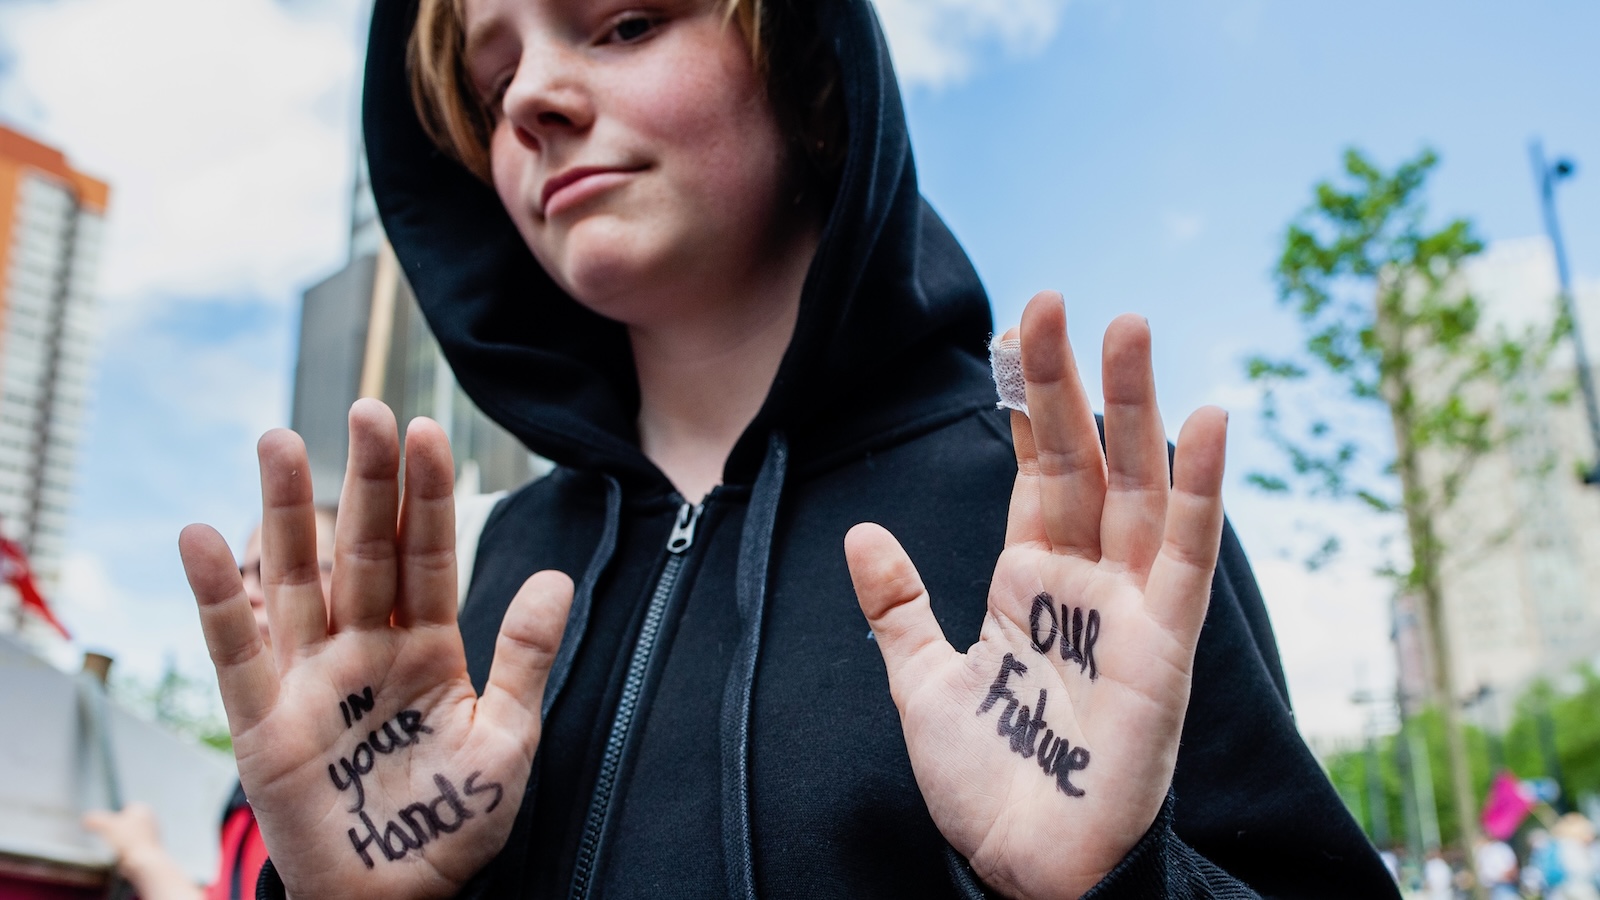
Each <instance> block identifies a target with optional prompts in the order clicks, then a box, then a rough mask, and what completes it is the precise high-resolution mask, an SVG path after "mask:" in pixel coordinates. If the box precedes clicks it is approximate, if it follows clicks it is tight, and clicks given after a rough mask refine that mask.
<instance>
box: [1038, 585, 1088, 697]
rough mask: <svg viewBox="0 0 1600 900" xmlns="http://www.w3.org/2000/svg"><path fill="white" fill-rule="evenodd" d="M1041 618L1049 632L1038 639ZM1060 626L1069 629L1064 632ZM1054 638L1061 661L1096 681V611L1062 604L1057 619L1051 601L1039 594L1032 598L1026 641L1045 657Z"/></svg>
mask: <svg viewBox="0 0 1600 900" xmlns="http://www.w3.org/2000/svg"><path fill="white" fill-rule="evenodd" d="M1041 616H1048V617H1049V621H1050V630H1049V633H1048V634H1046V635H1044V636H1043V637H1042V638H1041V637H1040V636H1039V625H1040V618H1041ZM1063 626H1066V628H1067V629H1070V630H1064V629H1063ZM1058 636H1059V637H1060V638H1061V659H1062V661H1063V662H1075V663H1077V664H1078V671H1079V672H1083V671H1087V672H1088V673H1089V680H1090V681H1094V680H1095V679H1096V678H1099V677H1100V667H1099V666H1098V665H1096V664H1095V661H1094V644H1095V641H1097V640H1099V639H1100V611H1099V610H1098V609H1091V610H1087V612H1086V611H1085V610H1084V608H1083V607H1081V606H1077V607H1072V608H1070V609H1069V608H1068V607H1067V605H1066V604H1065V603H1063V604H1062V605H1061V616H1060V618H1057V617H1056V607H1055V600H1054V599H1052V598H1051V596H1050V595H1049V594H1047V593H1044V592H1042V591H1041V592H1040V593H1039V595H1038V596H1036V597H1034V598H1033V609H1032V610H1031V611H1029V613H1028V640H1029V641H1030V642H1031V643H1032V644H1033V649H1035V650H1037V651H1039V653H1041V654H1044V655H1048V654H1049V653H1050V648H1051V647H1054V646H1055V644H1056V638H1057V637H1058Z"/></svg>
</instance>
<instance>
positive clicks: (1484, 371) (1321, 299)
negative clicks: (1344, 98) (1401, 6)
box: [1247, 149, 1565, 844]
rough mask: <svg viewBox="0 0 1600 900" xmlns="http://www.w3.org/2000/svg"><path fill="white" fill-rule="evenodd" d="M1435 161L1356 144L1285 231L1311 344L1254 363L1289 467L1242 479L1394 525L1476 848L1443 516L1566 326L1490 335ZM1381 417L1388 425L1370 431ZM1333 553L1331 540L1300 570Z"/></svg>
mask: <svg viewBox="0 0 1600 900" xmlns="http://www.w3.org/2000/svg"><path fill="white" fill-rule="evenodd" d="M1437 164H1438V157H1437V156H1436V155H1435V154H1434V153H1433V152H1432V151H1429V150H1425V151H1423V152H1422V153H1420V154H1419V155H1418V156H1416V157H1415V158H1413V159H1410V160H1407V161H1405V162H1402V163H1401V164H1400V165H1399V166H1398V167H1397V168H1395V169H1394V170H1393V171H1392V172H1386V171H1384V170H1383V169H1381V168H1380V167H1378V166H1377V165H1376V164H1375V163H1373V162H1372V161H1371V160H1370V159H1368V158H1367V157H1366V156H1364V155H1363V154H1361V153H1360V152H1359V151H1357V150H1353V149H1352V150H1349V151H1347V152H1346V153H1345V156H1344V172H1343V178H1342V179H1341V180H1340V182H1339V183H1335V182H1332V181H1325V182H1322V183H1319V184H1318V185H1317V186H1316V188H1315V197H1314V200H1313V202H1312V203H1311V205H1310V206H1309V207H1308V208H1307V209H1306V210H1305V211H1304V212H1303V213H1301V214H1300V216H1299V217H1297V218H1296V219H1295V221H1294V222H1292V223H1291V224H1290V225H1289V227H1288V229H1287V232H1286V234H1285V237H1284V242H1283V251H1282V255H1281V256H1280V257H1279V259H1278V263H1277V267H1276V270H1275V272H1274V277H1275V280H1276V283H1277V288H1278V296H1279V300H1280V301H1281V302H1282V303H1283V304H1284V305H1286V306H1288V307H1289V308H1290V309H1291V310H1292V311H1293V312H1294V314H1295V316H1296V317H1297V318H1298V320H1299V322H1300V325H1301V327H1302V330H1303V336H1304V343H1303V345H1302V346H1299V347H1297V348H1295V350H1294V352H1292V353H1290V354H1287V355H1283V356H1267V355H1261V356H1256V357H1253V358H1251V359H1250V360H1249V361H1248V363H1247V373H1248V375H1249V377H1250V378H1251V380H1252V381H1254V382H1256V383H1257V384H1258V386H1259V387H1260V388H1261V390H1262V399H1263V407H1262V410H1263V412H1262V415H1263V420H1264V424H1265V426H1266V430H1267V433H1268V436H1269V437H1270V438H1271V439H1272V441H1273V442H1274V443H1275V444H1276V446H1277V447H1278V448H1280V450H1281V451H1282V452H1283V454H1284V457H1285V459H1286V461H1287V463H1288V467H1287V471H1284V472H1280V473H1262V472H1257V473H1254V474H1252V475H1250V476H1249V477H1250V480H1251V482H1252V483H1254V484H1255V485H1256V486H1257V487H1260V488H1262V489H1264V490H1268V491H1274V492H1288V491H1291V490H1296V489H1299V490H1301V491H1303V492H1305V493H1307V494H1309V495H1311V496H1316V497H1322V498H1326V499H1329V500H1333V501H1348V502H1352V503H1355V504H1358V505H1359V506H1361V507H1363V508H1365V509H1368V510H1372V511H1374V512H1376V513H1379V514H1383V515H1393V516H1395V517H1397V518H1398V519H1399V520H1401V521H1402V522H1403V524H1404V528H1403V533H1404V536H1405V540H1404V542H1403V551H1402V552H1396V553H1392V558H1390V559H1388V560H1386V561H1385V563H1384V565H1383V567H1382V568H1381V570H1380V571H1381V572H1382V573H1383V574H1385V575H1387V576H1389V577H1391V578H1392V579H1393V580H1394V583H1395V588H1396V590H1397V592H1399V593H1401V594H1403V595H1405V596H1407V597H1408V598H1411V600H1412V601H1413V602H1414V605H1415V606H1416V613H1417V617H1418V621H1419V625H1420V628H1421V631H1422V634H1423V637H1424V642H1425V644H1426V646H1427V650H1428V653H1427V657H1428V659H1429V660H1430V662H1431V665H1430V670H1431V671H1430V672H1429V682H1430V685H1429V687H1430V694H1431V699H1432V700H1433V701H1434V708H1435V709H1437V710H1438V711H1439V712H1438V714H1439V718H1440V726H1441V728H1442V732H1443V737H1444V740H1445V744H1446V747H1447V748H1448V751H1449V752H1448V754H1447V756H1448V759H1449V765H1448V766H1447V767H1443V768H1444V769H1445V770H1446V771H1447V772H1448V778H1449V785H1450V790H1449V791H1441V792H1440V793H1441V794H1445V795H1450V796H1453V797H1454V804H1453V810H1452V811H1451V813H1449V814H1447V815H1446V816H1442V817H1441V819H1442V821H1441V824H1443V822H1444V821H1449V822H1451V823H1454V824H1455V825H1456V826H1459V838H1460V840H1462V842H1463V843H1468V844H1470V841H1471V838H1473V837H1475V836H1476V832H1477V829H1476V825H1475V823H1476V815H1474V813H1475V811H1476V808H1477V797H1476V796H1475V795H1476V794H1477V792H1476V791H1474V785H1473V781H1474V778H1473V772H1472V767H1471V764H1470V759H1469V751H1468V746H1467V739H1466V735H1465V732H1464V731H1463V728H1462V725H1461V722H1460V712H1459V709H1458V705H1457V703H1458V701H1459V699H1460V698H1461V691H1460V689H1459V687H1458V686H1457V685H1454V684H1452V674H1451V673H1452V668H1451V661H1450V646H1449V644H1448V642H1446V641H1445V640H1443V639H1442V636H1443V635H1444V634H1445V622H1444V617H1445V615H1446V610H1445V606H1444V603H1443V592H1442V587H1441V584H1442V582H1441V577H1440V576H1441V565H1442V562H1443V560H1444V553H1445V547H1444V544H1443V542H1442V541H1441V539H1440V528H1439V522H1440V520H1441V517H1442V516H1444V515H1446V514H1447V513H1448V512H1449V511H1450V509H1451V507H1452V506H1453V505H1454V504H1455V503H1456V501H1457V499H1458V498H1459V497H1460V494H1461V490H1462V487H1463V485H1464V483H1465V481H1466V479H1467V477H1468V476H1469V475H1470V474H1471V472H1472V469H1473V467H1474V465H1475V464H1476V463H1477V462H1478V461H1479V460H1480V459H1481V458H1483V457H1484V456H1485V455H1486V454H1488V453H1490V452H1491V451H1493V450H1495V449H1496V448H1497V447H1500V446H1502V445H1503V444H1504V442H1506V441H1507V440H1509V439H1511V437H1512V436H1513V435H1512V431H1511V429H1510V428H1509V427H1508V426H1507V425H1506V424H1505V423H1504V421H1503V420H1501V419H1499V418H1497V416H1496V415H1495V413H1494V406H1495V404H1496V403H1500V404H1505V403H1516V402H1528V401H1529V400H1530V399H1532V398H1531V396H1530V389H1529V388H1527V387H1526V385H1528V384H1530V383H1535V382H1537V381H1538V379H1537V378H1530V377H1529V376H1530V375H1531V374H1532V373H1536V372H1538V371H1539V370H1540V369H1541V368H1542V367H1543V365H1544V362H1545V360H1546V359H1547V357H1548V354H1549V352H1550V350H1551V348H1552V347H1553V345H1554V341H1555V340H1556V339H1557V337H1559V335H1560V334H1561V333H1563V331H1564V327H1565V326H1564V324H1562V323H1558V325H1557V326H1556V327H1555V328H1553V329H1547V330H1545V331H1544V332H1542V333H1541V332H1539V331H1537V330H1533V329H1530V330H1528V331H1526V332H1524V333H1522V334H1518V335H1514V336H1513V335H1511V334H1509V333H1507V332H1506V331H1505V330H1504V329H1503V328H1499V329H1490V328H1489V327H1487V325H1486V324H1485V323H1484V321H1483V310H1482V308H1481V306H1480V304H1479V301H1478V299H1477V298H1476V297H1474V296H1473V295H1472V293H1471V292H1470V291H1469V290H1468V289H1467V286H1466V284H1465V279H1464V278H1463V274H1462V266H1463V264H1464V263H1465V262H1466V261H1467V260H1469V259H1471V258H1472V257H1473V256H1475V255H1477V254H1478V253H1480V252H1481V251H1482V249H1483V243H1482V241H1481V240H1479V238H1478V237H1477V235H1476V233H1475V232H1474V229H1473V227H1472V224H1471V223H1470V222H1469V221H1468V220H1466V219H1462V218H1456V219H1452V220H1450V221H1448V222H1445V223H1444V224H1443V225H1441V226H1439V227H1437V228H1432V227H1430V226H1429V225H1428V224H1427V218H1428V217H1427V208H1426V205H1425V203H1424V197H1423V194H1424V188H1425V186H1426V182H1427V178H1428V175H1429V173H1430V172H1431V171H1432V170H1433V169H1434V167H1435V166H1436V165H1437ZM1291 394H1292V395H1293V399H1292V400H1291V401H1286V397H1287V396H1289V395H1291ZM1353 411H1354V414H1353V415H1352V412H1353ZM1363 411H1364V412H1365V414H1366V418H1365V419H1363V418H1362V413H1363ZM1375 420H1376V421H1381V420H1387V421H1386V423H1385V424H1386V426H1387V427H1386V428H1385V427H1381V426H1380V427H1371V426H1372V423H1373V422H1374V421H1375ZM1363 421H1365V422H1366V423H1367V424H1368V427H1366V428H1363V427H1361V424H1360V423H1361V422H1363ZM1338 549H1339V544H1338V541H1337V539H1336V537H1334V536H1330V537H1328V538H1327V540H1325V541H1323V543H1322V544H1321V546H1320V547H1319V549H1318V551H1317V552H1316V553H1314V554H1312V556H1311V557H1310V558H1309V559H1308V560H1307V562H1308V565H1310V566H1312V567H1313V568H1315V567H1316V566H1318V565H1320V564H1321V563H1322V562H1324V561H1326V559H1327V558H1328V557H1329V556H1331V555H1332V554H1333V553H1335V552H1337V551H1338ZM1451 831H1452V832H1456V831H1457V829H1456V828H1452V829H1451Z"/></svg>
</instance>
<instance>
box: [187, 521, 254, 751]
mask: <svg viewBox="0 0 1600 900" xmlns="http://www.w3.org/2000/svg"><path fill="white" fill-rule="evenodd" d="M178 553H179V555H181V556H182V557H183V571H184V574H186V575H187V576H188V578H189V588H190V590H192V591H193V592H194V599H195V603H196V605H198V606H199V608H200V630H201V631H202V632H203V633H204V634H205V638H206V649H208V650H210V651H211V663H212V665H213V666H215V667H216V670H217V687H218V688H220V689H221V692H222V705H223V708H224V709H226V710H227V712H228V724H229V728H230V729H231V730H232V732H233V733H234V734H236V735H238V734H243V733H244V732H246V731H248V730H249V729H250V727H251V726H253V725H254V724H255V723H256V722H259V721H260V720H261V719H263V718H265V717H266V715H267V713H269V712H270V711H271V710H272V707H273V705H274V704H276V703H277V702H278V672H277V669H276V668H274V666H273V663H272V657H271V655H270V654H268V653H267V648H266V645H265V644H264V643H263V642H262V640H261V629H260V628H258V627H257V626H256V616H255V612H254V611H252V610H251V608H250V598H249V597H248V596H247V595H246V594H245V592H244V582H243V581H242V580H241V579H240V578H239V569H238V568H237V566H236V565H235V564H234V561H233V553H232V552H231V551H229V550H228V545H227V543H226V542H225V541H223V539H222V535H220V534H217V532H216V531H215V530H213V529H212V528H211V527H210V526H207V525H190V526H189V527H188V528H185V529H184V530H183V532H182V533H181V534H180V535H178Z"/></svg>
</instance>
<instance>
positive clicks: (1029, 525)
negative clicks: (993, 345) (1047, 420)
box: [1000, 328, 1050, 549]
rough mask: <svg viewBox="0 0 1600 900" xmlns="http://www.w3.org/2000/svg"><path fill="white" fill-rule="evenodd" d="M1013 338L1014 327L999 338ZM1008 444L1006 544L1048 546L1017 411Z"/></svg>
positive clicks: (1025, 431)
mask: <svg viewBox="0 0 1600 900" xmlns="http://www.w3.org/2000/svg"><path fill="white" fill-rule="evenodd" d="M1016 337H1017V329H1015V328H1010V329H1007V330H1006V333H1005V334H1004V335H1002V336H1001V338H1000V339H1001V340H1003V341H1010V340H1015V339H1016ZM1011 447H1012V450H1013V451H1014V452H1015V453H1016V455H1017V478H1016V481H1014V482H1013V483H1012V485H1011V506H1010V509H1009V510H1008V511H1007V513H1006V546H1007V547H1013V546H1016V545H1019V544H1036V545H1038V546H1041V547H1043V548H1044V549H1049V547H1050V542H1049V538H1047V537H1046V536H1045V533H1044V519H1043V518H1042V517H1041V515H1040V512H1039V477H1038V473H1039V464H1038V458H1037V457H1038V454H1037V453H1035V452H1034V449H1033V424H1032V423H1031V422H1029V421H1028V417H1027V416H1026V415H1024V414H1023V413H1021V412H1019V411H1017V410H1012V411H1011Z"/></svg>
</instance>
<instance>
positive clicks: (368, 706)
mask: <svg viewBox="0 0 1600 900" xmlns="http://www.w3.org/2000/svg"><path fill="white" fill-rule="evenodd" d="M374 702H375V701H374V700H373V699H372V686H371V685H368V686H366V687H364V688H362V689H361V693H359V694H350V695H349V696H347V697H345V699H343V700H340V701H339V711H340V712H342V713H344V727H346V728H349V727H350V726H351V725H353V724H355V723H356V722H359V721H361V717H362V716H363V715H365V714H367V713H369V712H372V707H373V704H374Z"/></svg>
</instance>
